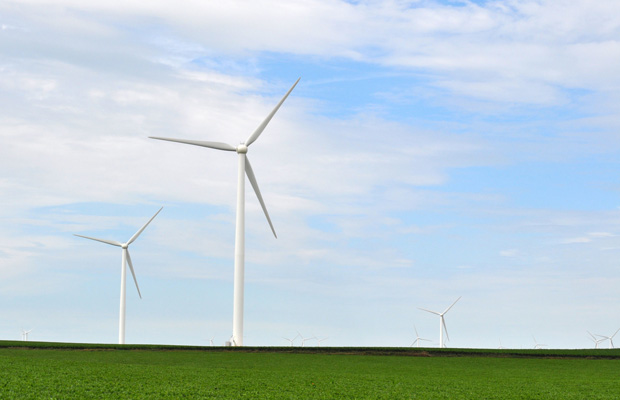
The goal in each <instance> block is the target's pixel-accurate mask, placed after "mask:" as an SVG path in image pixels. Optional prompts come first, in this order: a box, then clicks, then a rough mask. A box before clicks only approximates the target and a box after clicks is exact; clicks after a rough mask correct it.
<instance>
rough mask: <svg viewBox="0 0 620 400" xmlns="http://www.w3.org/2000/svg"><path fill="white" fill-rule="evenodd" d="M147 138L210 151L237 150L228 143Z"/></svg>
mask: <svg viewBox="0 0 620 400" xmlns="http://www.w3.org/2000/svg"><path fill="white" fill-rule="evenodd" d="M149 138H150V139H157V140H166V141H168V142H177V143H184V144H193V145H194V146H201V147H208V148H210V149H217V150H225V151H235V150H237V149H236V148H235V147H233V146H231V145H229V144H228V143H222V142H205V141H202V140H187V139H173V138H164V137H157V136H149Z"/></svg>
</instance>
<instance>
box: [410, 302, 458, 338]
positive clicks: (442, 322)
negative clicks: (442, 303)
mask: <svg viewBox="0 0 620 400" xmlns="http://www.w3.org/2000/svg"><path fill="white" fill-rule="evenodd" d="M461 297H462V296H459V298H458V299H456V300H455V301H454V303H452V304H451V305H450V307H448V308H446V310H445V311H444V312H442V313H440V312H437V311H431V310H427V309H424V308H420V310H422V311H426V312H429V313H431V314H435V315H439V347H440V348H444V347H446V346H445V344H444V342H443V333H444V331H445V332H446V339H448V340H450V336H449V335H448V328H446V321H445V320H444V317H443V316H444V315H445V314H446V313H447V312H448V311H450V309H451V308H452V306H454V305H455V304H456V302H457V301H459V300H461Z"/></svg>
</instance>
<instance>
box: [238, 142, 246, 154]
mask: <svg viewBox="0 0 620 400" xmlns="http://www.w3.org/2000/svg"><path fill="white" fill-rule="evenodd" d="M236 150H237V153H239V154H246V153H247V152H248V146H246V145H245V143H241V144H240V145H239V146H237V149H236Z"/></svg>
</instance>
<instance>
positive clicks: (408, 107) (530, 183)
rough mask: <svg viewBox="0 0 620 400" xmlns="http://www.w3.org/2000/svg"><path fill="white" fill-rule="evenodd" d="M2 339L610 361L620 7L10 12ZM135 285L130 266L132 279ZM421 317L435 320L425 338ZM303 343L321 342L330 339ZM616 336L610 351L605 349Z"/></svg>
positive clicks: (569, 1)
mask: <svg viewBox="0 0 620 400" xmlns="http://www.w3.org/2000/svg"><path fill="white" fill-rule="evenodd" d="M0 27H1V30H0V140H1V143H2V145H1V146H0V170H1V171H2V172H1V173H0V339H2V340H19V339H21V331H22V329H24V330H32V331H31V332H30V333H29V339H30V340H37V341H59V342H88V343H115V342H116V341H117V337H118V315H119V287H120V273H119V272H120V262H121V251H120V249H118V248H116V247H112V246H107V245H105V244H102V243H97V242H93V241H88V240H85V239H82V238H78V237H75V236H73V235H74V234H80V235H87V236H95V237H101V238H105V239H110V240H116V241H126V240H128V239H129V238H130V237H131V236H132V235H133V234H134V233H135V232H136V231H137V230H138V229H139V228H140V227H141V226H142V225H143V224H144V223H145V222H146V221H148V219H149V218H150V217H151V216H152V215H153V214H154V213H155V212H156V211H157V210H158V209H159V208H160V207H162V206H163V207H164V209H163V210H162V212H161V213H160V214H159V215H158V216H157V218H155V219H154V220H153V222H152V223H151V224H150V225H149V226H148V228H147V229H146V230H145V231H144V232H143V233H142V235H141V236H140V237H139V238H138V240H136V241H135V242H134V243H133V244H132V246H131V255H132V260H133V264H134V267H135V269H136V275H137V279H138V282H139V284H140V290H141V293H142V299H140V298H139V297H138V294H137V291H136V290H135V287H134V285H133V282H132V280H131V278H130V277H129V278H128V284H127V320H126V341H127V343H159V344H179V345H209V344H210V340H213V342H214V343H215V344H220V345H221V344H223V343H224V342H225V341H226V340H228V339H229V338H230V335H231V333H232V300H233V290H232V280H233V253H234V235H235V204H236V176H237V175H236V174H237V159H236V155H235V154H234V153H230V152H221V151H216V150H212V149H207V148H201V147H195V146H187V145H181V144H176V143H169V142H162V141H156V140H152V139H149V138H148V137H149V136H164V137H177V138H185V139H194V140H206V141H218V142H226V143H230V144H233V145H236V144H238V143H240V142H242V141H244V140H245V139H246V138H247V137H248V136H249V135H250V134H251V133H252V132H253V131H254V129H256V127H257V126H258V125H259V124H260V122H261V121H262V120H263V119H264V118H265V116H266V115H267V114H268V113H269V112H270V111H271V109H272V108H273V107H274V106H275V104H277V102H278V101H279V99H280V98H281V97H282V96H283V95H284V93H286V91H287V90H288V89H289V88H290V86H291V85H292V84H293V83H294V82H295V80H297V78H301V80H300V81H299V84H298V85H297V86H296V88H295V89H294V90H293V92H292V93H291V95H290V96H289V98H288V99H287V100H286V101H285V103H284V104H283V106H282V107H281V108H280V110H279V111H278V113H277V114H276V115H275V117H274V118H273V120H272V121H271V123H270V124H269V125H268V126H267V128H266V129H265V131H264V132H263V134H262V135H261V136H260V138H259V139H258V140H257V141H256V142H255V143H254V144H253V145H252V146H251V148H250V151H249V152H248V156H249V158H250V159H251V160H252V167H253V169H254V172H255V174H256V177H257V180H258V183H259V185H260V189H261V192H262V195H263V198H264V200H265V203H266V206H267V209H268V211H269V213H270V216H271V219H272V221H273V225H274V228H275V230H276V232H277V234H278V238H277V239H275V238H274V237H273V235H272V234H271V230H270V228H269V225H268V224H267V221H266V220H265V217H264V215H263V213H262V211H261V208H260V205H259V203H258V201H257V199H256V196H255V195H254V194H253V193H252V191H251V189H250V186H249V185H248V184H247V183H246V267H245V269H246V275H245V330H244V336H245V337H244V343H245V345H250V346H280V345H288V344H289V342H288V341H287V340H285V339H284V338H292V337H295V336H297V340H296V341H295V345H301V339H300V338H299V336H298V334H299V335H301V336H302V337H305V338H310V337H318V338H326V339H325V340H324V341H322V342H321V345H322V346H328V345H329V346H409V345H411V343H412V342H413V341H414V340H415V338H416V333H415V330H417V331H418V333H419V336H420V337H422V338H426V339H429V340H430V342H425V344H426V345H428V346H438V341H439V332H438V329H439V318H438V317H437V316H435V315H432V314H429V313H427V312H424V311H421V310H420V309H419V308H426V309H430V310H436V311H443V310H444V309H445V308H447V307H448V306H449V305H450V304H451V303H452V302H453V301H454V300H456V299H457V298H458V297H459V296H462V298H461V299H460V300H459V302H458V303H457V304H456V305H455V306H454V307H453V308H452V309H451V310H450V311H449V313H448V314H446V324H447V328H448V333H449V342H447V344H448V346H451V347H462V348H468V347H470V348H473V347H482V348H497V347H499V346H503V347H511V348H532V347H534V345H535V344H536V343H539V344H545V345H546V346H547V347H549V348H589V347H593V346H594V344H593V343H592V342H591V341H590V340H589V338H588V331H589V332H592V333H594V334H599V335H607V336H610V335H612V334H613V333H614V332H615V331H616V330H617V329H618V328H620V292H619V291H618V287H620V208H619V206H620V179H619V177H618V171H619V166H620V165H619V164H620V114H619V113H618V110H619V109H620V75H619V74H618V72H617V71H619V70H620V3H618V2H617V1H615V0H600V1H596V2H591V1H585V0H555V1H547V0H521V1H516V0H506V1H457V0H454V1H451V0H444V1H440V0H410V1H407V0H386V1H374V0H368V1H363V0H360V1H341V0H293V1H288V2H285V3H282V2H279V1H273V0H259V1H251V2H250V1H239V0H236V1H235V0H233V1H226V2H200V1H185V2H181V3H179V2H172V1H161V0H160V1H150V2H145V1H138V0H123V1H122V2H121V1H114V0H105V1H103V0H93V1H88V2H83V1H76V0H55V1H48V0H19V1H16V0H3V1H1V2H0ZM128 276H130V275H128ZM414 327H415V328H414ZM305 344H306V345H313V344H315V345H316V344H317V342H316V340H308V341H306V343H305ZM601 346H608V343H607V342H605V343H602V344H601Z"/></svg>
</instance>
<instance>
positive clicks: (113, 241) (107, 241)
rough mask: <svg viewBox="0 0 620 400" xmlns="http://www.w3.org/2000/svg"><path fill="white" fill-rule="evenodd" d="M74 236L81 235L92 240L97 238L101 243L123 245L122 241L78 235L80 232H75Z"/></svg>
mask: <svg viewBox="0 0 620 400" xmlns="http://www.w3.org/2000/svg"><path fill="white" fill-rule="evenodd" d="M73 236H79V237H81V238H84V239H90V240H95V241H97V242H101V243H106V244H111V245H112V246H118V247H122V246H123V244H122V243H120V242H117V241H115V240H106V239H97V238H94V237H90V236H83V235H78V234H73Z"/></svg>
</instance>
